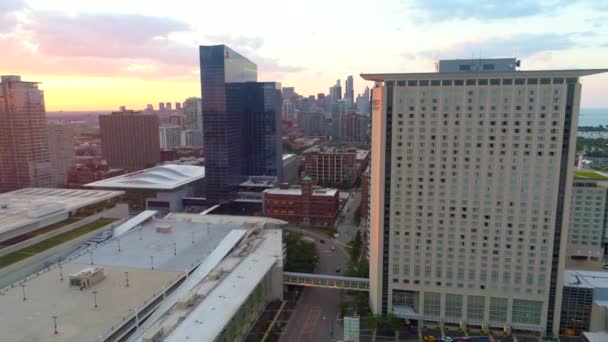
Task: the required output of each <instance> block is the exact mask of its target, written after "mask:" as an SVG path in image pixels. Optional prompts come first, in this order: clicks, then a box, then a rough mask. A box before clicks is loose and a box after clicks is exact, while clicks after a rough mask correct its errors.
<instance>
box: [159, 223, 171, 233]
mask: <svg viewBox="0 0 608 342" xmlns="http://www.w3.org/2000/svg"><path fill="white" fill-rule="evenodd" d="M171 231H173V228H171V226H169V225H165V226H158V227H156V232H157V233H160V234H169V233H171Z"/></svg>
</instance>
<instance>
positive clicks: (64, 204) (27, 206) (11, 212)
mask: <svg viewBox="0 0 608 342" xmlns="http://www.w3.org/2000/svg"><path fill="white" fill-rule="evenodd" d="M122 194H124V192H122V191H104V190H75V189H48V188H25V189H20V190H16V191H11V192H5V193H3V194H0V234H1V233H5V232H8V231H11V230H14V229H18V228H20V227H22V226H26V225H29V224H32V223H34V222H39V221H42V220H44V219H46V218H48V217H50V216H53V215H57V214H62V213H68V212H70V211H75V210H78V209H80V208H83V207H86V206H89V205H92V204H96V203H99V202H103V201H106V200H109V199H112V198H114V197H118V196H121V195H122Z"/></svg>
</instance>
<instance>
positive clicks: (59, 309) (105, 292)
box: [0, 214, 285, 342]
mask: <svg viewBox="0 0 608 342" xmlns="http://www.w3.org/2000/svg"><path fill="white" fill-rule="evenodd" d="M213 216H214V215H205V216H203V215H197V214H178V215H168V216H167V217H166V218H165V219H151V220H149V221H147V222H145V223H144V224H143V225H141V226H140V227H138V226H135V227H133V228H132V229H130V230H128V231H126V232H123V235H121V236H120V237H119V238H113V239H111V240H108V241H106V242H104V243H102V244H101V245H98V246H96V247H93V248H91V249H89V250H84V251H83V250H79V251H77V252H76V254H75V255H72V256H70V257H68V258H67V259H66V261H65V263H63V264H62V268H61V269H60V268H59V267H57V265H54V266H52V267H51V268H49V269H46V270H45V271H43V272H41V273H39V274H36V275H34V276H33V277H31V278H28V279H26V280H25V282H24V284H25V292H26V297H27V299H26V300H25V301H24V300H23V295H22V294H23V292H22V291H23V288H22V287H21V286H20V285H19V284H15V285H14V286H13V287H7V288H5V289H3V290H0V307H1V308H2V309H3V310H0V331H2V340H3V341H4V340H6V341H20V342H21V341H23V342H26V341H27V342H30V341H34V342H36V341H70V342H72V341H74V342H76V341H78V342H80V341H95V340H97V339H98V337H99V336H107V334H109V333H111V332H112V331H113V329H114V328H117V327H119V326H122V325H123V324H124V323H126V322H128V321H129V320H130V319H131V317H133V315H134V314H135V312H137V311H138V310H141V309H142V308H143V307H145V306H146V305H147V304H148V303H151V301H152V300H154V299H155V298H157V296H159V295H161V294H162V293H163V292H164V291H166V290H167V289H169V288H172V286H173V285H174V283H175V282H176V281H177V280H179V279H181V278H183V277H185V274H186V271H187V270H192V269H193V266H196V265H199V264H200V266H198V268H197V269H196V270H194V272H193V273H192V274H191V275H190V276H189V277H188V278H185V280H184V281H183V283H181V284H180V287H178V288H177V289H175V290H174V291H173V292H172V294H183V293H184V292H183V291H181V290H180V289H181V288H182V286H184V285H186V286H192V283H197V282H200V281H201V280H202V279H203V278H205V277H206V276H207V274H208V273H209V271H210V270H211V269H213V268H214V267H215V266H216V265H217V264H218V263H220V262H221V261H222V259H223V258H224V257H225V256H226V255H227V254H228V253H230V252H231V251H232V248H233V247H234V246H235V245H236V244H237V243H239V241H241V239H242V238H243V237H244V236H245V235H246V234H247V232H250V231H253V228H255V227H264V226H266V225H267V223H270V225H269V226H270V227H272V226H274V225H275V224H278V225H281V224H285V222H284V221H280V220H274V219H266V218H250V217H236V216H230V217H224V216H219V217H213ZM268 221H270V222H268ZM158 227H160V230H157V228H158ZM167 227H171V228H170V229H167ZM119 241H120V250H119ZM279 245H280V247H279V250H281V249H282V245H281V244H280V243H279ZM151 256H152V257H153V259H152V258H150V257H151ZM91 257H92V259H93V265H91ZM89 267H103V268H104V274H105V278H104V279H103V280H102V281H100V282H99V283H96V284H94V285H92V286H91V287H89V288H85V289H82V290H80V289H79V288H75V287H70V286H69V280H68V277H69V275H71V274H76V273H78V272H79V271H82V270H83V269H86V268H89ZM251 270H252V271H256V270H255V269H253V268H252V269H251ZM61 272H62V273H63V277H64V280H63V281H61V280H60V273H61ZM125 272H128V275H126V274H125ZM127 276H128V282H129V286H128V287H127V286H126V277H127ZM93 291H96V294H94V293H93ZM239 291H240V290H239ZM237 292H238V291H237ZM95 295H96V296H97V304H98V307H97V308H95V307H94V300H95ZM169 296H171V294H170V295H169ZM237 297H238V296H237ZM167 298H169V297H167ZM162 305H164V302H163V303H162ZM157 311H158V312H161V311H160V309H157ZM53 316H56V317H57V324H58V331H59V334H57V335H55V334H54V333H53Z"/></svg>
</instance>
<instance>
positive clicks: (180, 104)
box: [175, 102, 182, 110]
mask: <svg viewBox="0 0 608 342" xmlns="http://www.w3.org/2000/svg"><path fill="white" fill-rule="evenodd" d="M175 110H182V103H181V102H175Z"/></svg>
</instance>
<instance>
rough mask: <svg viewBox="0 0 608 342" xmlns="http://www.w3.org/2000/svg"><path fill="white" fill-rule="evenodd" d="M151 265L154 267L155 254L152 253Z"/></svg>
mask: <svg viewBox="0 0 608 342" xmlns="http://www.w3.org/2000/svg"><path fill="white" fill-rule="evenodd" d="M150 265H151V266H152V269H154V255H150Z"/></svg>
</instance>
